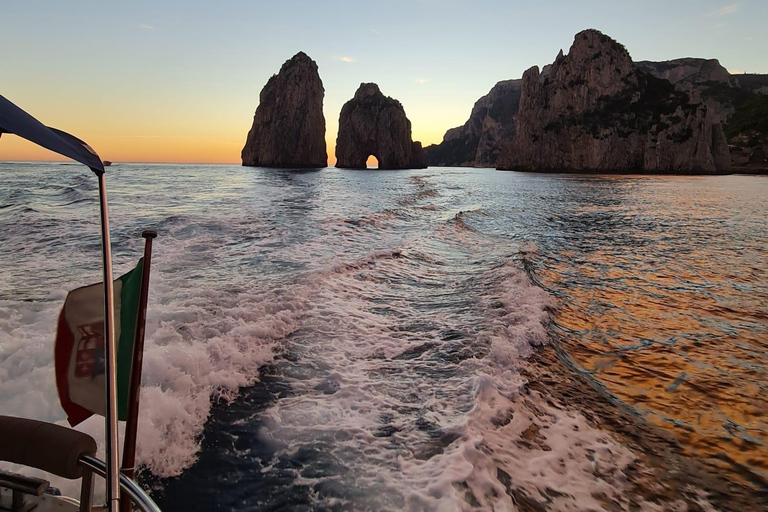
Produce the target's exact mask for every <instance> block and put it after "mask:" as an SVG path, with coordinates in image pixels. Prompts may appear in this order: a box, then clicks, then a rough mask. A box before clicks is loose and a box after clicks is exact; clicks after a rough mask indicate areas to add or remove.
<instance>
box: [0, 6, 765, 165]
mask: <svg viewBox="0 0 768 512" xmlns="http://www.w3.org/2000/svg"><path fill="white" fill-rule="evenodd" d="M0 13H2V15H1V16H0V47H2V64H0V94H2V95H3V96H5V97H6V98H8V99H9V100H11V101H12V102H14V103H16V104H17V105H18V106H20V107H21V108H23V109H25V110H27V111H28V112H29V113H30V114H32V115H34V116H35V117H37V118H38V119H39V120H41V121H42V122H43V123H45V124H47V125H49V126H54V127H56V128H59V129H62V130H65V131H68V132H70V133H72V134H73V135H76V136H78V137H80V138H81V139H84V140H86V141H87V142H88V143H89V144H90V145H91V146H92V147H93V148H94V149H95V150H96V151H97V152H98V153H99V155H100V156H101V157H102V158H103V159H105V160H112V161H116V162H200V163H239V162H240V150H241V149H242V146H243V144H244V142H245V138H246V135H247V133H248V130H249V129H250V126H251V123H252V121H253V113H254V111H255V109H256V107H257V105H258V100H259V92H260V91H261V89H262V87H264V85H265V84H266V82H267V80H268V79H269V77H270V76H272V75H273V74H275V73H277V72H278V71H279V69H280V66H281V65H282V64H283V62H285V61H286V60H287V59H289V58H290V57H291V56H293V55H294V54H295V53H297V52H298V51H304V52H305V53H307V54H308V55H309V56H310V57H312V58H313V59H314V60H315V61H316V62H317V64H318V67H319V72H320V77H321V79H322V80H323V84H324V87H325V100H324V112H325V119H326V140H327V143H328V155H329V164H330V165H332V164H333V163H334V162H335V158H334V156H333V149H334V146H335V140H336V132H337V128H338V116H339V112H340V110H341V107H342V105H343V104H344V103H345V102H346V101H348V100H349V99H350V98H352V96H353V95H354V93H355V90H356V89H357V87H358V86H359V85H360V83H361V82H376V83H377V84H379V86H380V88H381V91H382V92H383V93H384V94H385V95H387V96H392V97H394V98H396V99H398V100H400V102H401V103H402V104H403V106H404V108H405V111H406V115H407V116H408V118H409V119H410V120H411V124H412V127H413V136H414V140H419V141H421V142H422V143H423V144H424V145H425V146H426V145H428V144H432V143H438V142H440V141H441V140H442V137H443V134H444V133H445V131H446V130H447V129H449V128H452V127H455V126H459V125H462V124H463V123H464V122H465V121H466V120H467V118H468V117H469V113H470V111H471V109H472V105H473V104H474V102H475V101H476V100H477V99H478V98H480V97H481V96H483V95H484V94H486V93H487V92H488V91H489V90H490V88H491V87H493V85H494V84H495V83H496V82H498V81H499V80H507V79H510V78H520V77H521V76H522V74H523V72H524V71H525V70H526V69H528V68H530V67H531V66H533V65H538V66H540V67H541V66H543V65H545V64H548V63H551V62H552V61H553V60H554V58H555V56H556V55H557V53H558V51H559V50H560V49H563V50H564V51H565V52H566V53H567V51H568V48H569V47H570V45H571V43H572V41H573V36H574V35H575V34H576V33H577V32H579V31H581V30H584V29H587V28H596V29H598V30H600V31H602V32H604V33H605V34H608V35H609V36H611V37H613V38H614V39H616V40H617V41H619V42H620V43H622V44H624V45H625V46H626V47H627V49H628V50H629V52H630V54H631V55H632V57H633V59H634V60H669V59H673V58H679V57H704V58H716V59H719V60H720V63H721V64H722V65H723V66H725V67H726V68H727V69H729V70H731V71H732V72H735V73H741V72H745V71H746V72H749V73H768V54H766V53H765V49H766V48H768V31H766V30H765V22H766V21H768V1H765V0H744V1H741V2H730V1H729V0H725V1H717V0H643V1H630V0H621V1H617V0H579V1H576V0H538V1H533V0H529V1H526V2H518V1H512V0H507V1H496V0H467V1H464V0H388V1H365V0H356V1H343V0H331V1H320V0H316V1H297V0H279V1H278V0H272V1H259V0H251V1H246V0H219V1H211V0H208V1H197V0H184V1H180V0H174V1H164V0H152V1H145V0H132V1H130V2H128V1H123V2H116V1H103V0H98V1H97V0H90V1H86V0H67V1H61V0H47V1H44V0H24V1H20V0H0ZM56 159H57V157H56V155H54V154H52V153H50V152H47V151H46V150H43V149H38V148H36V147H35V146H33V145H31V144H30V143H27V142H25V141H21V140H19V139H18V137H15V136H3V137H2V139H0V160H56Z"/></svg>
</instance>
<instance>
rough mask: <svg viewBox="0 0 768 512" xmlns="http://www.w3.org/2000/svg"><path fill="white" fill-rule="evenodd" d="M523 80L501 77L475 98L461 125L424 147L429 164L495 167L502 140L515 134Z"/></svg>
mask: <svg viewBox="0 0 768 512" xmlns="http://www.w3.org/2000/svg"><path fill="white" fill-rule="evenodd" d="M521 84H522V80H519V79H518V80H504V81H502V82H499V83H497V84H496V85H495V86H493V88H492V89H491V90H490V91H489V92H488V94H486V95H485V96H483V97H482V98H480V99H479V100H477V102H475V105H474V107H472V113H471V114H470V115H469V119H468V120H467V122H466V123H464V125H463V126H459V127H457V128H452V129H450V130H448V131H447V132H446V133H445V136H444V137H443V142H442V143H440V144H432V145H431V146H427V147H426V148H424V152H425V153H426V156H427V163H428V164H429V165H442V166H473V167H496V161H497V159H498V157H499V152H500V151H501V145H502V142H503V141H505V140H509V139H511V138H512V137H513V136H514V135H515V116H516V115H517V109H518V105H519V104H520V86H521Z"/></svg>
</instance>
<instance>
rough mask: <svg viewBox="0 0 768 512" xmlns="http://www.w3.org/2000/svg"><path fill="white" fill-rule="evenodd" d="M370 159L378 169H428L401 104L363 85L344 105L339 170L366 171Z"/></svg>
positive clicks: (338, 161)
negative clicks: (376, 162) (376, 163)
mask: <svg viewBox="0 0 768 512" xmlns="http://www.w3.org/2000/svg"><path fill="white" fill-rule="evenodd" d="M370 155H373V156H375V157H376V158H377V159H378V161H379V169H422V168H424V167H426V166H427V163H426V159H425V157H424V150H423V149H422V148H421V143H420V142H413V140H412V139H411V122H410V121H409V120H408V118H407V117H405V110H403V106H402V105H401V104H400V102H399V101H397V100H395V99H393V98H390V97H387V96H384V95H383V94H382V93H381V91H380V90H379V86H378V85H376V84H360V87H359V88H358V89H357V92H356V93H355V97H354V98H352V99H351V100H349V101H348V102H346V103H345V104H344V106H343V107H342V109H341V115H340V116H339V134H338V137H337V139H336V167H339V168H347V169H365V168H366V165H365V162H366V160H368V157H369V156H370Z"/></svg>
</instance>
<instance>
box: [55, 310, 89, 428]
mask: <svg viewBox="0 0 768 512" xmlns="http://www.w3.org/2000/svg"><path fill="white" fill-rule="evenodd" d="M66 307H67V303H66V302H64V307H62V308H61V314H59V326H58V329H57V331H56V345H55V348H54V365H55V367H56V389H57V390H58V391H59V400H60V401H61V407H62V408H63V409H64V412H66V413H67V421H69V424H70V425H71V426H73V427H74V426H75V425H77V424H78V423H80V422H82V421H84V420H86V419H88V418H89V417H90V416H91V415H92V414H93V413H91V411H89V410H88V409H85V408H83V407H81V406H79V405H77V404H76V403H74V402H73V401H72V400H70V398H69V378H68V373H69V362H70V361H71V359H72V347H73V345H74V344H75V337H74V336H73V334H72V331H70V330H69V325H67V319H66V317H65V316H64V310H65V309H66Z"/></svg>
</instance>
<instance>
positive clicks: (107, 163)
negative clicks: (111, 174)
mask: <svg viewBox="0 0 768 512" xmlns="http://www.w3.org/2000/svg"><path fill="white" fill-rule="evenodd" d="M101 163H103V164H104V167H109V166H110V165H112V162H110V161H109V160H104V161H103V162H101Z"/></svg>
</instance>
